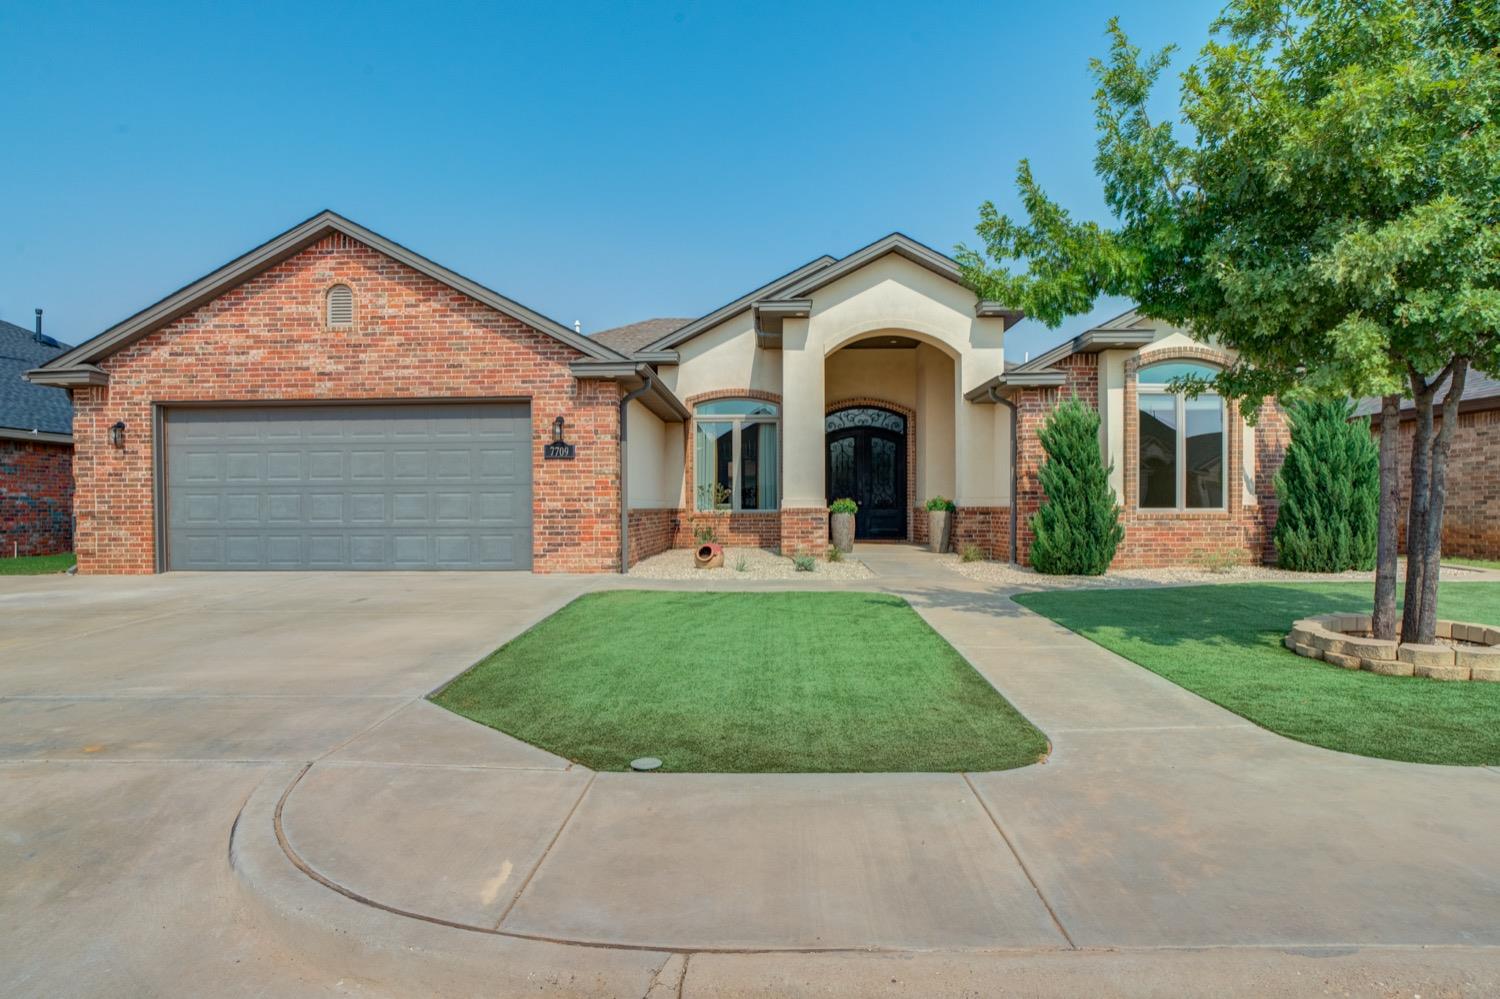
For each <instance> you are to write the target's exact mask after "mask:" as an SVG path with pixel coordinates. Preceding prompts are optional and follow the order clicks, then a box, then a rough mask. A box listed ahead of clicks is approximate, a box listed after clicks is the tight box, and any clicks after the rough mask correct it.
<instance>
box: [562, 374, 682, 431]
mask: <svg viewBox="0 0 1500 999" xmlns="http://www.w3.org/2000/svg"><path fill="white" fill-rule="evenodd" d="M568 368H569V370H570V371H572V373H573V377H574V378H578V379H584V380H589V379H592V380H603V381H613V382H615V383H616V384H618V385H619V386H620V387H621V388H623V389H625V390H626V391H627V392H633V391H635V390H636V389H638V388H640V387H641V386H642V385H644V384H646V379H647V378H648V377H649V378H650V379H651V391H649V392H647V393H646V394H645V395H643V396H641V397H640V398H639V400H638V401H639V402H640V403H641V404H642V405H643V406H645V407H646V408H647V409H649V410H651V412H653V413H655V414H656V415H657V416H658V417H660V418H661V419H662V420H664V421H666V422H667V423H681V422H683V421H684V420H686V419H687V418H688V417H689V416H690V415H691V411H690V410H689V409H688V408H687V407H686V406H685V405H683V404H682V400H680V399H678V398H677V396H676V395H674V394H673V393H672V390H671V389H669V388H667V386H666V385H664V384H663V383H662V380H661V377H660V376H659V375H657V374H656V372H655V371H652V370H651V366H650V365H649V364H642V363H638V362H635V361H618V362H616V361H574V362H573V363H572V364H570V365H568Z"/></svg>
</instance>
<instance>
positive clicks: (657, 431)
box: [625, 401, 683, 510]
mask: <svg viewBox="0 0 1500 999" xmlns="http://www.w3.org/2000/svg"><path fill="white" fill-rule="evenodd" d="M627 418H628V419H629V420H630V433H629V435H628V436H627V437H626V440H625V452H626V460H627V462H628V463H629V474H628V475H627V476H626V492H627V493H628V494H629V495H628V497H627V500H628V502H629V504H630V508H631V509H632V510H636V509H661V508H665V507H670V508H675V507H677V506H678V505H680V503H681V501H682V427H683V424H681V423H667V422H666V421H665V420H663V419H661V418H660V417H659V416H657V415H656V414H655V413H653V412H651V410H649V409H647V408H646V407H645V406H643V405H642V404H641V403H640V402H639V401H636V402H632V403H631V404H630V406H629V415H628V417H627Z"/></svg>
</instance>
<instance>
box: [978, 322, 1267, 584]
mask: <svg viewBox="0 0 1500 999" xmlns="http://www.w3.org/2000/svg"><path fill="white" fill-rule="evenodd" d="M1189 359H1190V360H1201V361H1205V362H1208V363H1211V364H1217V365H1225V364H1228V363H1229V361H1230V359H1229V357H1228V356H1227V355H1225V354H1223V353H1222V352H1219V351H1215V350H1212V349H1210V348H1207V347H1200V346H1181V347H1172V348H1164V349H1158V350H1152V351H1149V352H1147V353H1144V354H1138V355H1135V356H1133V357H1131V358H1129V359H1128V360H1127V362H1126V365H1125V386H1124V418H1125V425H1124V450H1123V453H1121V454H1119V455H1116V456H1115V457H1114V460H1115V461H1116V463H1117V465H1118V466H1119V467H1120V469H1121V471H1122V473H1123V474H1122V481H1123V489H1124V496H1123V497H1122V503H1121V523H1122V524H1123V526H1124V528H1125V537H1124V540H1122V541H1121V543H1120V547H1119V549H1118V550H1117V551H1116V553H1115V558H1114V562H1113V563H1112V567H1113V568H1116V569H1138V568H1159V567H1164V566H1173V565H1187V566H1191V565H1203V564H1221V563H1233V564H1246V563H1253V562H1261V561H1269V560H1271V559H1274V557H1275V551H1274V546H1273V544H1272V537H1271V533H1272V530H1273V528H1274V527H1275V523H1276V493H1275V487H1274V479H1275V474H1276V471H1277V470H1278V469H1279V468H1280V467H1281V461H1282V459H1283V457H1284V456H1285V453H1286V444H1287V439H1288V432H1287V428H1286V422H1285V419H1284V417H1283V415H1282V413H1281V410H1280V408H1279V407H1277V406H1276V405H1275V404H1274V403H1266V404H1265V405H1264V406H1263V407H1262V409H1261V412H1260V419H1259V421H1258V424H1257V427H1256V432H1255V441H1256V458H1255V464H1256V467H1255V468H1254V469H1251V470H1250V471H1251V472H1253V474H1254V480H1255V494H1256V502H1255V503H1254V504H1248V503H1246V502H1245V500H1244V487H1243V484H1242V483H1243V481H1244V478H1243V477H1244V473H1245V471H1246V469H1245V468H1244V467H1243V466H1244V461H1243V455H1244V447H1243V441H1242V436H1241V435H1242V433H1243V427H1242V424H1241V421H1240V419H1239V407H1238V405H1237V404H1236V403H1234V402H1232V401H1231V402H1228V403H1226V407H1225V409H1226V431H1227V437H1228V440H1227V448H1226V450H1227V454H1228V463H1227V466H1226V468H1225V470H1224V491H1225V500H1226V503H1225V508H1224V509H1222V510H1149V509H1148V510H1143V509H1141V508H1140V506H1139V502H1138V496H1139V491H1138V490H1139V482H1138V474H1137V468H1136V456H1137V453H1138V451H1139V447H1140V424H1139V416H1138V415H1137V402H1138V399H1137V388H1136V386H1137V372H1138V370H1139V368H1140V367H1141V365H1143V364H1154V363H1157V362H1160V361H1168V360H1189ZM1055 367H1057V368H1060V369H1061V370H1063V371H1064V372H1065V374H1066V381H1065V384H1064V385H1063V386H1062V387H1061V388H1042V389H1028V390H1026V391H1024V392H1021V393H1019V394H1018V396H1017V398H1016V399H1015V403H1016V407H1017V419H1018V433H1019V446H1018V452H1019V453H1018V460H1017V468H1016V479H1017V487H1016V501H1017V506H1018V527H1017V532H1016V533H1017V544H1016V547H1017V549H1018V555H1019V560H1020V561H1021V562H1022V563H1023V564H1029V562H1028V556H1029V553H1030V550H1031V543H1032V540H1033V535H1032V532H1031V530H1030V528H1029V527H1028V526H1027V525H1028V522H1029V520H1030V517H1031V516H1032V515H1033V514H1034V513H1036V511H1037V510H1038V509H1039V508H1040V506H1041V503H1042V499H1043V492H1042V488H1041V483H1040V481H1039V479H1038V474H1039V472H1040V470H1041V466H1042V462H1043V461H1044V460H1045V459H1046V452H1045V451H1044V450H1043V449H1042V444H1041V439H1040V437H1039V436H1038V432H1039V431H1040V429H1041V426H1042V424H1043V423H1044V422H1045V421H1046V418H1047V415H1048V413H1050V412H1051V410H1052V409H1053V407H1055V406H1056V405H1057V404H1058V403H1060V402H1062V401H1063V400H1065V399H1068V398H1071V397H1072V396H1073V395H1075V394H1076V395H1077V397H1078V398H1079V399H1080V400H1082V401H1083V402H1085V403H1087V404H1088V405H1090V406H1092V407H1094V408H1098V404H1099V355H1097V354H1074V355H1072V356H1070V357H1067V358H1064V359H1063V360H1061V361H1059V362H1058V363H1057V364H1056V365H1055ZM1001 531H1002V533H1008V531H1009V525H1008V524H1006V525H1005V526H1004V527H1002V528H1001ZM1003 544H1004V542H1003V541H1002V542H1001V545H1002V546H1003ZM992 557H996V558H998V557H1001V556H999V555H998V554H997V555H994V556H992Z"/></svg>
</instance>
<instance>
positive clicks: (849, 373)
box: [824, 348, 931, 409]
mask: <svg viewBox="0 0 1500 999" xmlns="http://www.w3.org/2000/svg"><path fill="white" fill-rule="evenodd" d="M928 349H931V348H928ZM916 361H917V352H916V351H915V350H876V349H873V348H870V349H863V348H862V349H858V350H848V349H846V350H840V351H836V352H834V353H833V354H830V355H829V357H828V360H827V362H826V372H827V375H826V380H825V382H824V384H825V386H826V389H825V391H826V392H827V393H828V401H829V402H830V403H834V402H838V401H839V400H840V399H853V398H856V397H860V396H864V397H867V398H872V399H886V400H888V401H890V402H894V403H899V404H900V405H902V406H906V407H908V408H910V409H916V408H917V364H916Z"/></svg>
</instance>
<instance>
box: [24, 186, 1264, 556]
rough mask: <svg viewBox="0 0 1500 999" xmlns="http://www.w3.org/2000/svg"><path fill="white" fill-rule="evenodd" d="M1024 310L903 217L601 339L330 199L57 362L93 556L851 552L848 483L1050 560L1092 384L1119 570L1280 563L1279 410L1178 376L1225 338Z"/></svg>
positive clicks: (902, 522)
mask: <svg viewBox="0 0 1500 999" xmlns="http://www.w3.org/2000/svg"><path fill="white" fill-rule="evenodd" d="M1020 318H1021V314H1020V313H1019V312H1017V311H1016V310H1014V309H1010V308H1007V307H1006V306H1005V305H1004V304H1003V303H997V302H989V301H981V300H979V299H977V298H976V296H975V295H974V293H973V292H972V291H970V290H969V289H968V288H967V287H965V286H964V285H963V283H962V281H961V279H960V274H959V269H958V266H957V264H955V263H954V261H953V260H951V259H950V258H948V257H947V256H945V255H943V254H941V253H938V252H937V251H935V250H932V249H931V248H929V247H926V246H923V245H922V244H921V243H918V242H916V241H915V240H912V239H910V238H908V237H906V236H903V235H901V234H899V233H895V234H892V235H890V236H887V237H885V238H884V239H881V240H878V241H876V242H875V243H872V244H870V245H869V246H866V247H864V248H863V249H860V250H857V251H855V252H854V253H850V254H848V255H846V256H844V257H839V258H836V257H832V256H823V257H818V258H817V259H815V260H812V261H810V262H809V263H807V264H804V265H803V266H801V267H799V268H797V269H796V270H793V271H791V272H790V273H788V274H785V275H783V276H782V277H780V278H777V279H776V280H774V281H771V282H769V283H768V284H765V285H763V286H761V287H759V288H757V289H755V290H753V291H751V292H749V293H748V294H746V295H744V296H741V297H740V298H738V299H736V300H734V301H733V302H730V303H728V304H727V305H725V306H723V307H721V308H719V309H716V310H714V311H713V312H710V313H709V314H707V315H705V316H702V317H700V318H698V319H693V320H685V319H660V320H648V321H646V322H644V323H637V324H634V325H632V326H627V327H621V328H618V329H615V330H607V331H604V332H602V333H599V334H597V335H595V336H593V337H584V336H582V335H580V334H578V333H577V332H575V331H574V330H572V329H569V328H568V327H566V326H563V325H561V324H559V323H557V322H555V321H553V320H550V319H547V318H546V317H544V316H541V315H538V314H537V313H535V312H533V311H531V310H528V309H526V308H525V307H523V306H521V305H519V304H517V303H516V302H514V301H512V300H510V299H507V298H505V297H503V296H501V295H499V294H498V293H496V292H493V291H491V290H489V289H487V288H484V287H482V286H480V285H478V284H475V283H474V282H472V281H469V280H467V279H465V278H463V277H461V276H459V275H457V274H455V273H453V272H452V271H449V270H447V269H446V268H443V267H441V266H440V265H438V264H435V263H433V262H432V261H430V260H427V259H426V258H423V257H420V256H418V255H417V254H415V253H412V252H411V251H409V250H406V249H405V248H403V247H401V246H399V245H397V244H395V243H393V242H391V241H389V240H387V239H385V238H383V237H381V236H379V235H377V234H375V233H372V232H370V231H369V230H366V229H364V228H362V227H360V226H358V225H356V224H354V223H353V222H350V221H348V220H347V219H343V218H341V217H339V216H337V215H335V214H333V213H331V212H325V213H322V214H320V215H318V216H316V217H314V218H313V219H310V220H308V221H307V222H305V223H303V224H302V225H299V226H297V227H295V228H293V229H291V230H289V231H288V232H286V233H284V234H282V235H281V236H278V237H277V238H275V239H273V240H272V241H270V242H269V243H267V244H265V245H264V246H261V247H258V248H257V249H255V250H252V251H251V252H250V253H248V254H246V255H245V256H243V257H241V258H239V259H238V260H235V261H233V262H232V263H230V264H228V265H226V266H225V267H222V268H220V269H219V270H217V271H215V272H214V273H212V274H209V275H208V276H206V277H204V278H202V279H200V280H199V281H196V282H194V283H193V284H191V285H189V286H187V287H186V288H184V289H182V290H181V291H179V292H177V293H176V294H174V295H171V296H169V297H168V298H166V299H164V300H162V301H161V302H158V303H157V304H156V305H153V306H151V307H150V308H148V309H146V310H144V311H143V312H141V313H139V314H137V315H135V316H133V317H131V318H129V319H127V320H125V321H124V322H122V323H120V324H118V325H117V326H115V327H113V328H111V329H109V330H107V331H105V332H104V333H102V334H100V335H99V336H97V337H95V338H94V339H92V340H90V341H89V342H87V343H85V344H83V345H81V346H79V347H76V348H74V349H72V350H71V351H68V352H67V353H65V354H63V355H62V356H60V357H57V358H55V359H53V360H52V361H50V362H49V363H48V364H46V365H45V366H43V367H42V368H40V369H39V370H37V371H33V372H32V373H31V374H30V376H29V377H31V379H32V380H33V381H34V382H37V383H39V384H45V385H51V386H61V387H66V388H69V389H70V390H71V391H72V393H73V401H74V405H75V407H76V410H77V415H76V419H75V421H74V426H75V445H76V449H77V450H76V456H75V461H76V466H77V467H76V475H77V480H78V497H77V504H76V506H77V544H76V548H77V551H78V556H79V569H80V571H81V572H152V571H160V570H164V569H528V568H529V569H533V570H535V571H541V572H558V571H608V570H614V569H618V568H620V567H621V566H622V565H628V564H630V563H631V562H634V561H636V560H638V559H641V558H645V557H648V556H650V555H652V554H655V553H657V552H660V551H662V550H664V549H666V548H669V547H673V546H686V545H691V544H693V543H694V541H695V538H696V537H697V536H698V534H699V533H700V532H704V531H711V532H712V533H713V534H714V536H715V537H717V538H719V539H720V540H723V541H726V542H728V543H731V544H754V545H760V546H764V547H771V548H779V549H781V550H783V551H785V552H788V553H799V552H811V553H815V554H822V553H823V552H824V551H826V547H827V543H828V510H827V505H828V502H829V501H830V500H831V499H833V498H835V497H838V496H846V495H847V496H852V497H853V498H855V499H856V500H857V501H858V502H859V503H860V513H859V515H858V516H857V518H856V535H857V536H858V537H860V538H863V539H866V540H896V541H902V540H904V541H920V540H922V539H923V536H924V529H925V524H926V518H925V515H924V514H923V513H922V509H923V504H924V503H925V501H926V500H928V499H929V498H931V497H935V496H943V497H948V498H951V499H953V500H954V501H955V502H956V503H957V506H958V512H957V515H956V517H955V535H956V538H957V540H958V543H959V544H970V543H972V544H976V545H978V546H980V547H981V548H982V549H983V550H984V551H985V552H986V553H987V554H989V555H991V556H993V557H1000V558H1005V557H1009V555H1010V554H1011V551H1012V549H1013V548H1014V550H1015V553H1016V555H1017V556H1018V558H1019V559H1020V560H1021V561H1025V559H1026V557H1027V553H1028V550H1029V547H1030V538H1029V535H1028V533H1027V529H1026V516H1027V515H1028V514H1029V513H1030V512H1032V511H1034V510H1035V509H1036V508H1037V506H1038V505H1039V503H1040V501H1041V496H1040V490H1039V487H1038V485H1037V479H1036V472H1037V468H1038V466H1039V463H1040V460H1041V451H1040V447H1039V443H1038V441H1037V437H1036V431H1037V428H1038V427H1039V425H1040V422H1041V420H1043V419H1044V418H1045V416H1046V413H1047V412H1048V410H1049V409H1050V408H1051V407H1052V406H1053V405H1055V404H1056V402H1057V401H1058V400H1059V399H1061V398H1064V397H1065V396H1067V395H1072V394H1077V395H1078V396H1079V397H1080V398H1084V399H1087V400H1088V401H1089V402H1090V404H1091V405H1094V406H1096V407H1098V409H1099V411H1100V413H1101V417H1102V420H1103V424H1104V426H1103V430H1102V432H1101V437H1100V446H1101V449H1102V450H1103V453H1104V454H1105V456H1106V457H1107V458H1108V460H1110V461H1112V462H1113V465H1114V478H1113V480H1112V481H1113V482H1114V485H1115V489H1116V491H1117V492H1118V493H1119V495H1120V496H1121V499H1122V506H1123V508H1124V512H1125V522H1126V540H1125V543H1124V545H1123V546H1122V547H1121V550H1120V554H1119V557H1118V558H1117V564H1119V565H1128V566H1144V565H1166V564H1174V563H1193V562H1197V561H1208V560H1211V561H1214V562H1222V561H1226V560H1228V561H1250V560H1256V559H1259V558H1262V557H1264V555H1265V553H1266V551H1267V549H1268V533H1269V530H1268V528H1269V525H1270V524H1271V523H1272V521H1273V520H1274V501H1273V499H1272V493H1271V489H1270V484H1271V480H1272V476H1273V474H1274V471H1275V467H1276V465H1277V464H1278V463H1279V461H1280V455H1281V450H1282V448H1283V447H1284V440H1283V439H1282V429H1281V421H1280V418H1279V413H1278V412H1277V411H1275V410H1274V408H1272V409H1269V410H1268V411H1267V412H1265V413H1263V414H1262V417H1261V420H1260V423H1259V425H1258V426H1256V427H1254V428H1251V427H1249V426H1247V425H1246V423H1245V422H1244V421H1242V420H1241V419H1240V418H1239V414H1238V413H1237V411H1236V408H1235V406H1234V405H1233V404H1232V403H1228V404H1226V403H1223V402H1221V401H1219V400H1218V399H1217V398H1214V397H1211V396H1207V397H1203V398H1201V399H1199V400H1197V401H1186V400H1182V399H1179V398H1178V397H1177V396H1173V395H1169V394H1168V393H1167V392H1166V383H1167V382H1168V381H1169V380H1170V375H1171V374H1173V373H1175V372H1176V371H1177V370H1178V369H1179V368H1180V367H1181V366H1182V365H1184V364H1197V365H1204V366H1207V367H1205V368H1204V369H1203V370H1206V371H1212V370H1214V366H1222V365H1223V364H1226V363H1228V362H1229V361H1230V358H1229V357H1228V356H1227V355H1225V354H1223V353H1222V352H1219V351H1214V350H1211V349H1208V348H1205V347H1203V346H1202V345H1199V344H1196V343H1194V342H1193V341H1191V340H1190V339H1189V338H1188V337H1186V336H1185V335H1184V334H1183V333H1182V332H1181V331H1178V330H1173V329H1170V328H1167V327H1160V328H1158V327H1157V326H1156V325H1155V324H1153V323H1151V322H1150V321H1148V320H1146V319H1144V318H1142V317H1140V316H1139V315H1137V314H1135V313H1133V312H1132V313H1129V314H1127V315H1125V316H1121V317H1119V318H1118V319H1116V320H1113V321H1111V322H1110V323H1106V324H1104V325H1102V326H1101V327H1099V328H1097V329H1095V330H1090V331H1088V332H1087V333H1085V334H1083V335H1082V336H1080V337H1078V338H1075V339H1074V340H1073V341H1070V342H1069V343H1068V344H1065V345H1063V346H1062V347H1059V348H1057V349H1056V350H1053V351H1049V352H1048V353H1047V354H1045V355H1043V356H1042V357H1040V358H1038V359H1037V360H1035V361H1032V362H1030V363H1027V364H1022V365H1017V366H1012V365H1008V364H1007V363H1006V362H1005V350H1004V347H1005V336H1006V331H1007V330H1008V329H1009V328H1010V327H1011V326H1012V325H1013V324H1014V323H1015V322H1016V321H1018V320H1019V319H1020ZM679 400H680V401H679ZM1012 414H1014V417H1015V418H1014V426H1013V420H1012ZM1013 432H1014V434H1015V439H1016V445H1017V446H1016V447H1015V448H1014V449H1013V448H1012V445H1011V441H1012V433H1013ZM1013 452H1014V458H1015V460H1014V463H1013V462H1012V454H1013ZM1013 467H1014V475H1015V479H1016V483H1015V487H1014V488H1012V482H1011V479H1012V470H1013ZM1013 522H1014V523H1015V524H1016V528H1015V530H1016V538H1015V544H1014V545H1013V544H1012V539H1011V525H1012V523H1013Z"/></svg>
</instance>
